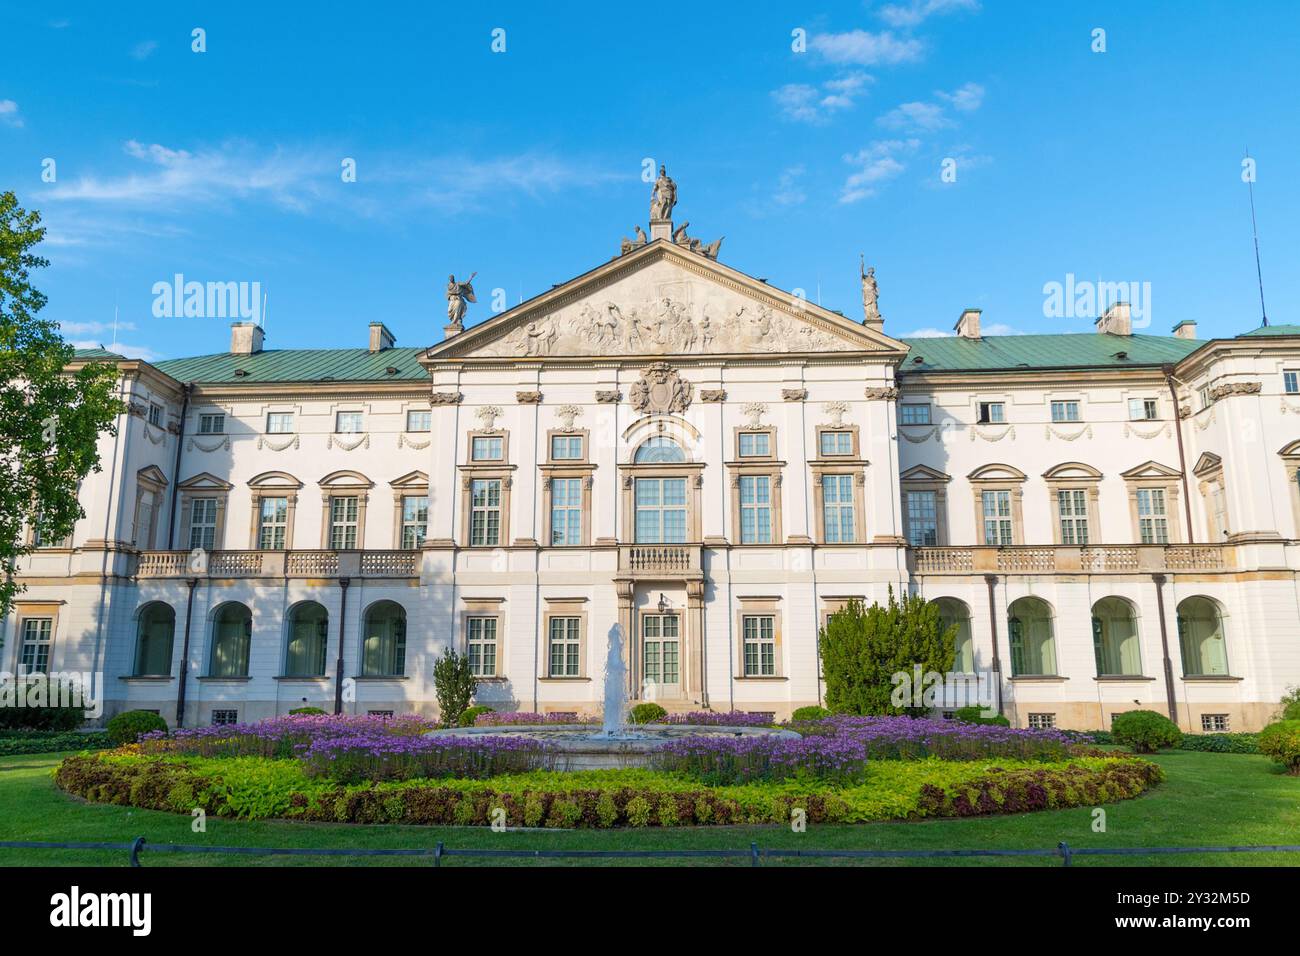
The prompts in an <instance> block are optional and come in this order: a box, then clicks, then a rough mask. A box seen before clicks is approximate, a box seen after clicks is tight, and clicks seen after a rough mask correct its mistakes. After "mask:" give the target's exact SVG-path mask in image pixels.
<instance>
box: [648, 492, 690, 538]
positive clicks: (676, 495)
mask: <svg viewBox="0 0 1300 956" xmlns="http://www.w3.org/2000/svg"><path fill="white" fill-rule="evenodd" d="M636 540H637V542H638V543H640V544H681V543H683V542H684V541H685V540H686V479H685V478H638V479H637V480H636Z"/></svg>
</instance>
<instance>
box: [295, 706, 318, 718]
mask: <svg viewBox="0 0 1300 956" xmlns="http://www.w3.org/2000/svg"><path fill="white" fill-rule="evenodd" d="M289 713H290V714H291V715H292V716H294V717H307V716H310V717H319V716H321V715H322V714H324V713H325V711H323V710H321V709H320V708H319V707H295V708H294V709H293V710H291V711H289Z"/></svg>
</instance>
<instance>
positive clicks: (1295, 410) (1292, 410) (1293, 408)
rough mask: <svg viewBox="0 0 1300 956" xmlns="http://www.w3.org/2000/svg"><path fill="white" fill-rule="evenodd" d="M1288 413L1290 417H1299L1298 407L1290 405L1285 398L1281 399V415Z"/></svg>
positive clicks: (1299, 409)
mask: <svg viewBox="0 0 1300 956" xmlns="http://www.w3.org/2000/svg"><path fill="white" fill-rule="evenodd" d="M1287 412H1290V413H1291V414H1292V415H1300V405H1292V404H1291V403H1290V402H1288V401H1287V400H1286V399H1285V398H1284V399H1282V414H1283V415H1285V414H1286V413H1287Z"/></svg>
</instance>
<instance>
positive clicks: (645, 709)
mask: <svg viewBox="0 0 1300 956" xmlns="http://www.w3.org/2000/svg"><path fill="white" fill-rule="evenodd" d="M667 716H668V711H666V710H664V709H663V708H662V707H660V706H659V705H658V704H655V703H650V702H647V703H644V704H637V705H636V706H635V707H633V708H632V709H631V710H629V711H628V712H627V722H628V723H629V724H654V723H658V722H659V721H662V720H663V719H664V718H665V717H667Z"/></svg>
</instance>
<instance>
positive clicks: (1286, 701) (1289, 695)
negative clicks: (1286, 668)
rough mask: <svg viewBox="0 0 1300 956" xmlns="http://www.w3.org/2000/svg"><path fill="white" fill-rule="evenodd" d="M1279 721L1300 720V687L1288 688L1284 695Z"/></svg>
mask: <svg viewBox="0 0 1300 956" xmlns="http://www.w3.org/2000/svg"><path fill="white" fill-rule="evenodd" d="M1277 719H1278V720H1300V687H1288V688H1287V689H1286V693H1285V694H1283V695H1282V710H1281V712H1280V713H1279V714H1278V718H1277Z"/></svg>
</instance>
